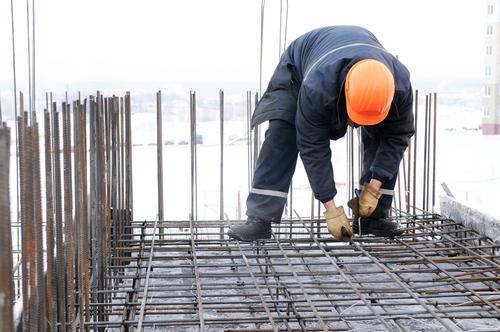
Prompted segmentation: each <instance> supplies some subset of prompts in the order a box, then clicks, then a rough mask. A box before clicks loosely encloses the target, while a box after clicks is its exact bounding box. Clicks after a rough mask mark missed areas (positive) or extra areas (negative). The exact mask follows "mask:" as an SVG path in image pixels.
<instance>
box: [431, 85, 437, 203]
mask: <svg viewBox="0 0 500 332" xmlns="http://www.w3.org/2000/svg"><path fill="white" fill-rule="evenodd" d="M433 127H434V135H433V136H434V139H433V148H432V157H433V159H432V212H434V206H435V204H436V138H437V135H436V128H437V93H434V122H433Z"/></svg>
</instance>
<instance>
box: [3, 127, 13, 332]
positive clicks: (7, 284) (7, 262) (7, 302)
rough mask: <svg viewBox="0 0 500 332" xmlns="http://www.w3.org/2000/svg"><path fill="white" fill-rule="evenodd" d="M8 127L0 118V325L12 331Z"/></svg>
mask: <svg viewBox="0 0 500 332" xmlns="http://www.w3.org/2000/svg"><path fill="white" fill-rule="evenodd" d="M9 176H10V129H9V128H8V127H7V126H6V125H5V124H4V123H3V122H1V120H0V252H1V253H2V255H1V257H0V280H2V282H0V298H1V300H0V326H2V328H3V329H5V331H14V321H13V312H12V308H13V305H14V299H15V289H14V280H13V274H12V270H13V263H12V234H11V223H10V196H9V182H10V181H9V180H10V178H9Z"/></svg>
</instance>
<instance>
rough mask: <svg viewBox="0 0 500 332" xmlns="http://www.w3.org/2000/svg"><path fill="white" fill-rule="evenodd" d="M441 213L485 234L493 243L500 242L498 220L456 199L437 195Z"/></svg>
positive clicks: (499, 224) (499, 221) (499, 223)
mask: <svg viewBox="0 0 500 332" xmlns="http://www.w3.org/2000/svg"><path fill="white" fill-rule="evenodd" d="M439 206H440V211H441V215H442V216H443V217H446V218H450V219H453V220H455V221H457V222H460V223H462V224H463V225H464V226H466V227H469V228H472V229H474V230H475V231H476V232H478V233H479V234H481V235H484V236H487V237H489V238H490V239H492V240H493V241H495V243H499V242H500V220H499V219H497V218H495V217H493V216H491V215H488V214H486V213H483V212H481V211H478V210H476V209H473V208H471V207H469V206H466V205H465V204H463V203H461V202H459V201H457V200H456V199H454V198H452V197H449V196H445V195H442V196H440V197H439Z"/></svg>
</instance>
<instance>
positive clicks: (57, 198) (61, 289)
mask: <svg viewBox="0 0 500 332" xmlns="http://www.w3.org/2000/svg"><path fill="white" fill-rule="evenodd" d="M52 133H53V135H52V151H53V152H54V153H53V155H52V156H53V159H52V163H53V165H54V172H53V176H54V180H53V183H54V207H55V211H54V212H55V235H56V280H57V297H58V300H57V306H58V322H59V323H60V324H61V329H63V330H64V329H65V328H66V327H65V326H66V321H67V320H66V318H67V317H66V308H67V294H66V271H65V266H66V264H65V261H66V259H65V257H64V243H63V219H62V204H61V159H60V144H59V112H58V111H57V104H56V102H53V103H52Z"/></svg>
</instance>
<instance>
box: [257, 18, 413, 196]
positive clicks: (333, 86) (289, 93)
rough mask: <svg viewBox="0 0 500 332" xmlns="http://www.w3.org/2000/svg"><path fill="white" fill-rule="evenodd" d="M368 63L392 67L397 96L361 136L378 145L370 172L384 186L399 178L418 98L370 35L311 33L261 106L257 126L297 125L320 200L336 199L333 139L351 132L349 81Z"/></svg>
mask: <svg viewBox="0 0 500 332" xmlns="http://www.w3.org/2000/svg"><path fill="white" fill-rule="evenodd" d="M363 59H375V60H378V61H381V62H383V63H384V64H386V65H387V67H388V68H389V70H390V71H391V72H392V73H393V75H394V79H395V86H396V92H395V95H394V99H393V102H392V106H391V109H390V111H389V114H388V116H387V118H386V119H385V120H384V121H382V122H381V123H379V124H377V125H374V126H364V127H363V128H362V130H363V131H364V133H365V134H366V135H365V136H366V137H367V138H368V139H373V140H376V141H377V142H379V144H378V149H377V151H376V154H375V157H374V159H373V163H372V165H371V167H370V171H371V172H372V174H373V177H374V178H377V179H379V180H381V181H382V182H385V181H388V180H390V179H392V178H393V177H394V176H395V174H396V173H397V170H398V167H399V163H400V162H401V159H402V157H403V153H404V151H405V149H406V148H407V146H408V142H409V139H410V137H411V136H412V135H413V134H414V123H413V112H412V103H413V93H412V87H411V83H410V74H409V72H408V69H406V67H405V66H404V65H403V64H402V63H401V62H399V60H398V59H397V58H396V57H395V56H393V55H392V54H390V53H389V52H388V51H387V50H385V49H384V47H383V46H382V45H381V44H380V42H379V41H378V40H377V38H376V37H375V36H374V35H373V34H372V33H371V32H370V31H368V30H366V29H364V28H361V27H356V26H331V27H324V28H319V29H316V30H313V31H310V32H308V33H306V34H304V35H302V36H301V37H299V38H298V39H296V40H295V41H293V42H292V43H291V44H290V46H289V47H288V48H287V49H286V50H285V52H284V53H283V55H282V57H281V60H280V63H279V64H278V66H277V68H276V70H275V72H274V74H273V76H272V78H271V80H270V82H269V85H268V88H267V90H266V92H265V93H264V95H263V96H262V98H261V100H260V101H259V103H258V104H257V106H256V110H255V112H254V115H253V118H252V126H255V125H258V124H260V123H262V122H264V121H268V120H273V119H281V120H284V121H287V122H289V123H290V124H293V125H295V127H296V132H297V147H298V150H299V153H300V157H301V159H302V162H303V163H304V167H305V169H306V173H307V175H308V178H309V182H310V184H311V187H312V189H313V191H314V193H315V196H316V198H317V199H319V200H321V201H323V202H324V201H327V200H329V199H332V198H333V197H334V196H335V194H336V189H335V182H334V180H333V169H332V164H331V151H330V139H332V140H337V139H338V138H340V137H342V136H344V135H345V133H346V130H347V111H346V106H345V94H344V81H345V78H346V76H347V72H348V71H349V68H351V66H352V65H353V64H355V63H356V62H358V61H360V60H363Z"/></svg>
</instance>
